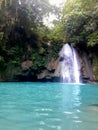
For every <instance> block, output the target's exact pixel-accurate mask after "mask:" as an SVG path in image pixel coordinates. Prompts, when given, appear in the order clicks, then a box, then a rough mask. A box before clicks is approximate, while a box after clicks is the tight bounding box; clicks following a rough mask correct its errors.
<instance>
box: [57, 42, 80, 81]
mask: <svg viewBox="0 0 98 130" xmlns="http://www.w3.org/2000/svg"><path fill="white" fill-rule="evenodd" d="M55 76H56V77H60V78H61V81H62V82H67V83H80V64H79V60H78V55H77V52H76V50H75V49H74V48H73V47H71V46H70V45H69V44H65V45H64V46H63V48H62V49H61V51H60V53H59V62H58V65H57V69H56V70H55Z"/></svg>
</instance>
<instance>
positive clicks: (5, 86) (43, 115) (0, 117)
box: [0, 82, 98, 130]
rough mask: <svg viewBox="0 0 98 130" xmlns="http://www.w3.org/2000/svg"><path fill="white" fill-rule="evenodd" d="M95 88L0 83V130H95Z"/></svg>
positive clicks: (97, 117) (97, 98) (97, 91)
mask: <svg viewBox="0 0 98 130" xmlns="http://www.w3.org/2000/svg"><path fill="white" fill-rule="evenodd" d="M92 104H98V86H93V85H78V84H59V83H29V82H27V83H0V130H98V106H97V105H92Z"/></svg>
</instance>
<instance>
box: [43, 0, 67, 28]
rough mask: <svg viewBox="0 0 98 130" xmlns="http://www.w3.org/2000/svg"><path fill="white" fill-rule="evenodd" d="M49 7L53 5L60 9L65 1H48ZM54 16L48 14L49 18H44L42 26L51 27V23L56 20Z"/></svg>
mask: <svg viewBox="0 0 98 130" xmlns="http://www.w3.org/2000/svg"><path fill="white" fill-rule="evenodd" d="M49 2H50V4H51V5H55V6H57V7H62V6H63V4H64V2H66V0H49ZM56 19H57V18H56V16H55V15H54V14H50V15H49V17H45V18H44V19H43V21H44V24H45V25H46V26H48V27H50V28H51V27H53V24H52V21H53V20H56Z"/></svg>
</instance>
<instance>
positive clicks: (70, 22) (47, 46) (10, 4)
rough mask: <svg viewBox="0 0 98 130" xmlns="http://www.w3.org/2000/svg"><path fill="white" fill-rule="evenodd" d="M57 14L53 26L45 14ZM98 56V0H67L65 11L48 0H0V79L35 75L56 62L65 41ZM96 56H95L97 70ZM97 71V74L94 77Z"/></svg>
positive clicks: (7, 79)
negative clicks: (47, 20) (52, 62)
mask: <svg viewBox="0 0 98 130" xmlns="http://www.w3.org/2000/svg"><path fill="white" fill-rule="evenodd" d="M50 13H54V14H55V15H57V16H59V19H58V20H54V21H53V24H54V27H52V28H48V27H47V26H45V25H44V23H43V17H46V16H48V15H49V14H50ZM66 42H68V43H74V44H75V45H77V46H78V47H80V48H82V49H83V50H85V49H86V50H85V51H88V53H91V54H92V55H93V56H96V57H97V55H98V53H97V48H98V2H97V0H86V1H83V0H67V1H66V2H65V4H64V6H63V9H62V12H61V10H59V9H58V8H57V7H55V6H52V5H50V4H49V1H48V0H41V1H39V0H31V1H29V0H19V1H18V0H0V80H1V81H2V80H4V81H5V80H6V81H9V80H12V79H13V78H17V75H18V76H19V75H22V76H23V78H24V76H25V75H32V77H33V78H34V77H36V76H37V75H38V74H40V73H41V72H42V71H43V70H44V69H47V66H48V64H49V62H51V61H55V60H56V59H57V57H58V52H59V50H60V48H61V47H62V45H63V44H64V43H66ZM96 66H97V58H95V59H94V72H97V71H96V68H97V67H96ZM96 75H97V74H95V79H97V77H96Z"/></svg>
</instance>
